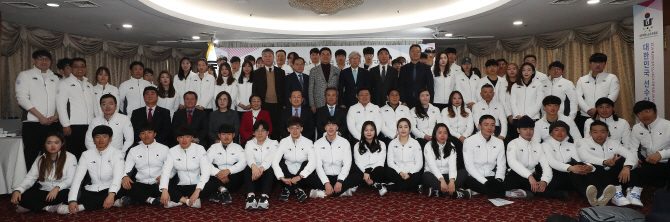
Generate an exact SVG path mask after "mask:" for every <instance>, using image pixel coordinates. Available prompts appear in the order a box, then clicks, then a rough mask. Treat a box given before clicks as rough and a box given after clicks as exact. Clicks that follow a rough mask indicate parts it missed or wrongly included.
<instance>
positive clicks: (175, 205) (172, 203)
mask: <svg viewBox="0 0 670 222" xmlns="http://www.w3.org/2000/svg"><path fill="white" fill-rule="evenodd" d="M181 205H184V204H183V203H181V202H173V201H170V202H168V205H167V207H166V206H164V205H163V207H164V208H165V209H167V208H173V207H178V206H181Z"/></svg>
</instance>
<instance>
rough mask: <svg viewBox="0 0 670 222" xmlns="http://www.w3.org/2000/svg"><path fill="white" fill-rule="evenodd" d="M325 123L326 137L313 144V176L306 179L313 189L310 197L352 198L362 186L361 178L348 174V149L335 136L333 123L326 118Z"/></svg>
mask: <svg viewBox="0 0 670 222" xmlns="http://www.w3.org/2000/svg"><path fill="white" fill-rule="evenodd" d="M326 122H327V124H326V136H324V137H321V139H319V140H317V141H316V143H314V152H315V153H316V175H315V176H312V177H311V178H308V179H309V180H310V181H311V183H310V184H311V185H312V186H313V188H315V189H314V190H312V192H311V193H310V197H321V198H323V197H325V196H331V195H333V196H352V194H353V192H354V191H356V189H357V188H358V185H359V184H360V183H361V182H362V175H359V174H357V173H356V171H351V165H352V157H351V146H350V143H349V141H347V140H346V139H344V138H343V137H341V136H339V135H337V130H338V129H339V128H338V126H337V119H336V118H335V117H329V118H328V119H327V120H326ZM361 139H363V137H361Z"/></svg>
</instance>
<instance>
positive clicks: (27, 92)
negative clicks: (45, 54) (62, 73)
mask: <svg viewBox="0 0 670 222" xmlns="http://www.w3.org/2000/svg"><path fill="white" fill-rule="evenodd" d="M45 76H46V79H45V78H44V77H45ZM59 82H60V79H58V76H56V75H54V73H53V72H51V70H47V72H46V74H45V75H44V76H43V75H42V71H40V70H39V69H37V67H35V66H33V68H32V69H29V70H25V71H23V72H20V73H19V76H18V77H16V86H15V90H16V100H18V102H19V106H21V108H23V109H25V110H29V109H32V108H35V109H36V110H37V111H39V112H40V113H41V114H42V115H43V116H44V117H45V118H49V117H50V116H54V115H55V114H56V90H57V88H58V83H59ZM25 121H26V122H39V120H38V119H37V117H35V116H34V115H33V114H31V113H28V119H26V120H25Z"/></svg>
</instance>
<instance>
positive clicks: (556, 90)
mask: <svg viewBox="0 0 670 222" xmlns="http://www.w3.org/2000/svg"><path fill="white" fill-rule="evenodd" d="M551 84H552V85H551V87H550V88H549V91H548V92H547V93H548V94H546V95H552V96H557V97H558V98H561V106H560V108H559V110H558V113H560V114H564V113H563V111H564V110H565V105H564V104H565V99H566V98H567V99H569V100H570V115H568V117H570V119H575V116H577V108H578V105H577V104H578V102H579V100H578V99H577V89H576V88H575V84H574V83H573V82H572V81H570V80H567V79H565V78H563V76H561V77H558V78H554V79H552V80H551ZM594 104H595V103H594Z"/></svg>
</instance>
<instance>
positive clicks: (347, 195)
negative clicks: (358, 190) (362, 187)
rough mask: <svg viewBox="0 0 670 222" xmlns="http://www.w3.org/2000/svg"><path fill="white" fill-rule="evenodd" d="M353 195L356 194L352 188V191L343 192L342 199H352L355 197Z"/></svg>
mask: <svg viewBox="0 0 670 222" xmlns="http://www.w3.org/2000/svg"><path fill="white" fill-rule="evenodd" d="M353 194H354V192H353V191H351V188H350V189H347V190H346V191H344V192H342V194H341V195H340V197H351V196H353Z"/></svg>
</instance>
